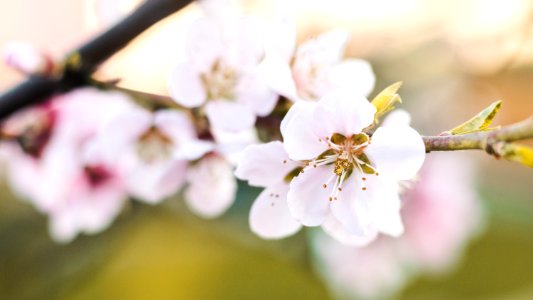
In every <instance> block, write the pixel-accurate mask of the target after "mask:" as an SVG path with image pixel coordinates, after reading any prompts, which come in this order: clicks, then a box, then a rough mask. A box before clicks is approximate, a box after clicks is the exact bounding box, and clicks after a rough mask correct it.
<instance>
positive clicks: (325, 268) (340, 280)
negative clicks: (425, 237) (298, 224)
mask: <svg viewBox="0 0 533 300" xmlns="http://www.w3.org/2000/svg"><path fill="white" fill-rule="evenodd" d="M392 240H393V239H392V238H388V239H383V238H378V239H377V240H375V241H373V242H372V243H371V244H370V245H368V246H366V247H353V246H348V245H345V244H342V243H339V241H337V240H335V239H332V238H331V236H328V235H326V234H324V233H323V232H313V233H312V236H311V242H312V253H313V256H312V259H313V260H312V262H313V266H314V269H315V271H316V272H317V273H318V275H319V276H320V277H321V278H322V280H324V281H325V283H326V284H327V285H328V287H329V289H330V291H331V292H332V293H333V294H335V295H336V296H337V297H338V298H339V299H352V298H355V299H388V297H390V296H391V295H392V294H394V292H396V291H397V290H398V289H400V288H401V287H403V286H404V285H405V284H406V283H407V276H406V271H407V270H406V269H404V266H403V265H402V264H400V263H399V261H400V254H399V249H398V245H396V244H394V243H390V242H389V241H392Z"/></svg>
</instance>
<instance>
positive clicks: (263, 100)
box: [235, 72, 278, 116]
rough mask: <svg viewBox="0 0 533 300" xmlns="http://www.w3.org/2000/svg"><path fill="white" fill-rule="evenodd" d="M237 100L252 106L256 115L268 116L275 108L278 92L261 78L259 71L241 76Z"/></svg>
mask: <svg viewBox="0 0 533 300" xmlns="http://www.w3.org/2000/svg"><path fill="white" fill-rule="evenodd" d="M235 100H236V101H237V102H239V103H243V104H245V105H247V106H248V107H250V108H252V110H253V111H254V113H255V114H256V115H258V116H266V115H268V114H270V113H271V112H272V110H273V109H274V106H275V105H276V103H277V100H278V94H276V93H275V92H274V90H272V89H271V88H270V87H268V86H267V85H266V83H265V82H264V81H263V80H261V78H260V75H259V74H258V73H257V72H254V73H249V74H246V75H245V76H243V77H241V80H240V81H239V84H238V86H237V94H236V99H235Z"/></svg>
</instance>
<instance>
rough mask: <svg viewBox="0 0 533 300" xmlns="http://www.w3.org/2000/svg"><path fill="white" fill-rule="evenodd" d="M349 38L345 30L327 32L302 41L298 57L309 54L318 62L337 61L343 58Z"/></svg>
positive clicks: (329, 62)
mask: <svg viewBox="0 0 533 300" xmlns="http://www.w3.org/2000/svg"><path fill="white" fill-rule="evenodd" d="M347 40H348V32H346V31H344V30H332V31H328V32H325V33H323V34H321V35H319V36H318V37H316V38H315V39H311V40H309V41H306V42H304V43H302V44H301V45H300V47H298V50H297V53H296V56H297V59H298V57H302V56H307V57H310V59H312V60H313V61H314V62H315V63H317V64H333V63H336V62H338V61H339V60H340V59H341V58H342V55H343V53H344V48H345V47H346V42H347Z"/></svg>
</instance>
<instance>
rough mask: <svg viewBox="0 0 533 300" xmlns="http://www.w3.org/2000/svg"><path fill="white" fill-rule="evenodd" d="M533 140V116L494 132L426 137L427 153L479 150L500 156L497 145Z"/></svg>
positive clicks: (424, 138)
mask: <svg viewBox="0 0 533 300" xmlns="http://www.w3.org/2000/svg"><path fill="white" fill-rule="evenodd" d="M530 138H533V116H532V117H529V118H528V119H526V120H524V121H521V122H519V123H516V124H513V125H509V126H505V127H502V128H500V129H495V130H492V131H483V132H475V133H469V134H463V135H444V136H424V137H423V140H424V144H425V145H426V152H428V153H429V152H431V151H455V150H470V149H479V150H485V151H486V152H487V153H489V154H491V155H494V156H498V155H499V153H498V150H497V149H495V145H496V144H498V143H501V142H514V141H519V140H526V139H530Z"/></svg>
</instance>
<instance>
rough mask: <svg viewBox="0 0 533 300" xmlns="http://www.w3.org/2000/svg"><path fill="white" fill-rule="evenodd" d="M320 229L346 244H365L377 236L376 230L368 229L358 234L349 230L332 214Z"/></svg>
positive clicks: (359, 245) (360, 245)
mask: <svg viewBox="0 0 533 300" xmlns="http://www.w3.org/2000/svg"><path fill="white" fill-rule="evenodd" d="M322 229H323V230H324V231H325V232H326V233H327V234H329V235H330V236H331V237H333V238H334V239H335V240H337V241H339V242H340V243H342V244H344V245H348V246H356V247H362V246H366V245H368V244H369V243H371V242H372V241H374V240H375V239H376V238H377V235H378V232H377V230H375V229H374V230H369V231H368V232H367V233H366V234H363V235H358V234H354V233H353V232H351V231H349V230H348V229H347V228H346V227H345V226H344V225H342V223H341V222H339V221H338V220H337V219H336V218H335V217H334V216H333V215H330V216H329V217H328V218H327V220H326V221H325V222H324V223H323V224H322Z"/></svg>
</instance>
